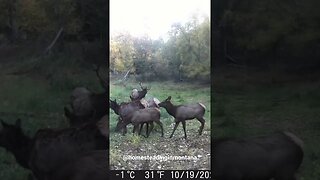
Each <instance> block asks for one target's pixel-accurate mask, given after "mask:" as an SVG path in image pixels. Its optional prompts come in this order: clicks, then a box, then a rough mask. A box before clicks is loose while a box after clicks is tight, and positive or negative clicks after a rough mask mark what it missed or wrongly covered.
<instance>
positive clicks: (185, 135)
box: [182, 120, 187, 139]
mask: <svg viewBox="0 0 320 180" xmlns="http://www.w3.org/2000/svg"><path fill="white" fill-rule="evenodd" d="M182 126H183V131H184V138H185V139H187V132H186V121H185V120H184V121H182Z"/></svg>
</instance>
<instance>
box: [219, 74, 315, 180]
mask: <svg viewBox="0 0 320 180" xmlns="http://www.w3.org/2000/svg"><path fill="white" fill-rule="evenodd" d="M225 74H227V73H225ZM225 74H220V75H216V76H215V79H214V80H215V81H214V82H215V83H214V87H216V88H215V89H213V96H214V102H213V119H214V121H213V130H214V133H213V134H214V137H215V138H218V137H248V136H255V135H263V134H269V133H272V132H274V131H278V130H280V131H283V130H287V131H291V132H293V133H294V134H296V135H297V136H299V137H300V138H301V139H302V140H303V141H304V143H305V146H304V152H305V156H304V160H303V163H302V166H301V167H300V169H299V172H298V177H299V179H303V180H313V179H314V178H315V177H319V175H320V169H319V168H320V155H319V154H320V145H319V143H318V142H319V140H320V138H319V137H320V131H319V130H320V121H319V119H320V101H319V100H320V81H303V80H299V79H298V80H291V81H286V82H279V83H272V82H271V81H270V82H268V81H266V80H267V78H266V77H261V76H259V75H258V76H256V75H251V76H244V77H242V75H243V74H241V73H240V74H233V75H232V74H231V75H230V74H229V76H226V75H225ZM284 77H285V76H284V75H283V76H282V78H284Z"/></svg>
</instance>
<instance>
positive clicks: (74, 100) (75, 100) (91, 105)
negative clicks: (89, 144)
mask: <svg viewBox="0 0 320 180" xmlns="http://www.w3.org/2000/svg"><path fill="white" fill-rule="evenodd" d="M99 69H100V66H98V67H97V68H96V69H95V72H96V75H97V77H98V79H99V82H100V84H101V85H102V87H103V88H104V89H105V91H104V92H102V93H94V92H92V91H90V90H88V89H87V88H85V87H78V88H75V89H74V90H73V92H72V94H71V107H72V110H73V112H71V111H70V110H69V109H68V108H67V107H65V108H64V111H65V116H66V117H67V118H68V119H69V123H70V125H71V126H81V125H82V124H83V123H86V122H87V121H88V120H91V121H95V122H96V121H98V120H100V119H101V118H102V117H103V116H104V115H106V114H108V108H106V107H108V102H107V101H106V98H107V96H108V90H109V87H108V82H107V81H106V80H103V78H102V77H101V75H100V73H99Z"/></svg>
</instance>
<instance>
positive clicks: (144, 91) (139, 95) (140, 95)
mask: <svg viewBox="0 0 320 180" xmlns="http://www.w3.org/2000/svg"><path fill="white" fill-rule="evenodd" d="M139 85H140V88H141V90H140V91H138V90H137V89H133V90H132V93H131V95H130V99H131V101H135V100H140V99H142V98H144V97H145V96H146V94H147V93H148V90H150V89H151V88H148V87H143V86H142V83H141V82H139Z"/></svg>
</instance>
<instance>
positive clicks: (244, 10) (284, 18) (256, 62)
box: [212, 0, 320, 71]
mask: <svg viewBox="0 0 320 180" xmlns="http://www.w3.org/2000/svg"><path fill="white" fill-rule="evenodd" d="M319 6H320V1H317V0H277V1H274V0H259V1H256V0H242V1H237V0H215V1H214V2H213V9H212V11H213V35H214V41H215V42H214V44H215V46H214V51H213V56H214V57H215V61H214V62H215V64H216V65H222V64H237V65H245V66H251V67H259V68H262V69H269V70H272V69H282V70H292V71H304V70H308V71H310V70H311V71H312V70H317V69H319V67H320V61H319V59H320V51H319V50H320V23H319V22H320V21H319V20H320V14H319V10H318V7H319Z"/></svg>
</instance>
